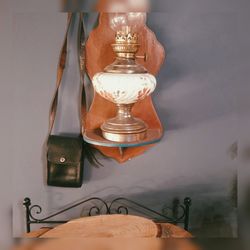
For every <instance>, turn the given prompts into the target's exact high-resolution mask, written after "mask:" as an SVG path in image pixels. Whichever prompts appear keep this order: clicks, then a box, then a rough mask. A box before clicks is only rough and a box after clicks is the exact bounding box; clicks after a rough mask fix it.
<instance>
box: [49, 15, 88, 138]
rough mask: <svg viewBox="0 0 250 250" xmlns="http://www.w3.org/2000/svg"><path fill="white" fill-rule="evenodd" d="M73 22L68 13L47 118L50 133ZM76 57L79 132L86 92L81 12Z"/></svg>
mask: <svg viewBox="0 0 250 250" xmlns="http://www.w3.org/2000/svg"><path fill="white" fill-rule="evenodd" d="M72 23H73V14H72V13H69V14H68V22H67V29H66V34H65V38H64V42H63V47H62V50H61V53H60V57H59V63H58V67H57V80H56V90H55V95H54V98H53V101H52V105H51V109H50V119H49V134H51V133H52V130H53V127H54V124H55V118H56V112H57V106H58V95H59V89H60V86H61V83H62V78H63V73H64V70H65V65H66V60H67V55H68V53H67V49H68V33H69V30H70V27H71V25H72ZM77 41H78V59H79V70H80V81H81V88H82V95H81V112H80V115H81V121H80V123H81V132H80V133H83V131H84V119H85V116H86V93H85V87H84V72H85V32H84V27H83V14H82V13H80V18H79V25H78V39H77Z"/></svg>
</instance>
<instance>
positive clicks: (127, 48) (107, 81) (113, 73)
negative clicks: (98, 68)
mask: <svg viewBox="0 0 250 250" xmlns="http://www.w3.org/2000/svg"><path fill="white" fill-rule="evenodd" d="M109 21H110V27H111V28H112V29H113V30H115V31H116V35H115V43H114V44H112V48H113V51H114V52H115V53H116V59H115V61H114V62H113V63H112V64H111V65H108V66H107V67H106V68H105V69H104V72H100V73H97V74H96V75H95V76H94V78H93V85H94V88H95V91H96V92H97V93H98V94H99V95H101V96H102V97H103V98H105V99H106V100H108V101H111V102H113V103H115V104H116V106H117V114H116V116H115V117H113V118H111V119H109V120H107V121H105V122H104V123H103V124H102V125H101V131H102V136H103V137H104V138H105V139H106V140H109V141H113V142H119V143H126V142H140V141H142V140H144V139H145V138H146V137H147V130H148V126H147V124H146V123H145V122H144V121H142V120H141V119H139V118H136V117H134V116H133V114H132V108H133V105H134V104H135V103H136V102H138V101H141V100H143V99H144V98H146V97H147V96H149V95H150V94H151V93H152V92H153V91H154V90H155V87H156V79H155V77H154V76H153V75H151V74H149V73H148V72H147V70H146V69H145V67H143V66H142V65H140V64H138V63H137V62H136V58H141V57H143V58H146V56H137V55H136V54H137V52H138V50H139V47H140V45H139V43H138V36H139V32H140V29H141V28H142V27H143V26H144V25H145V22H146V13H142V12H128V13H109ZM145 112H146V111H145Z"/></svg>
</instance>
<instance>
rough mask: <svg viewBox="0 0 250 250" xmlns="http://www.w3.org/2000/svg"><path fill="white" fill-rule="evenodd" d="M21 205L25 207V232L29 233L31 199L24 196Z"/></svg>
mask: <svg viewBox="0 0 250 250" xmlns="http://www.w3.org/2000/svg"><path fill="white" fill-rule="evenodd" d="M23 206H24V207H25V212H26V216H25V219H26V221H25V222H26V232H27V233H29V232H30V206H31V200H30V198H27V197H26V198H25V199H24V200H23Z"/></svg>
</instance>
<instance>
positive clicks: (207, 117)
mask: <svg viewBox="0 0 250 250" xmlns="http://www.w3.org/2000/svg"><path fill="white" fill-rule="evenodd" d="M236 2H237V4H236ZM243 2H244V1H243ZM243 2H242V3H241V2H240V1H223V0H220V1H216V2H215V1H211V5H209V6H208V5H201V4H197V3H195V1H190V5H188V4H186V5H185V4H184V3H181V4H180V3H178V2H176V1H172V2H170V1H167V3H168V7H169V9H168V11H167V12H166V13H163V12H162V13H154V14H150V15H149V18H148V22H149V25H150V27H152V29H153V30H154V31H155V32H156V34H157V36H158V38H159V40H160V41H161V42H162V43H163V44H164V46H166V48H167V52H168V56H167V60H166V63H165V65H164V67H163V68H162V70H161V73H160V74H159V76H158V81H159V85H158V88H157V90H156V93H155V94H154V96H153V98H154V101H155V104H156V107H157V110H158V113H159V115H160V117H161V120H162V122H163V124H164V127H165V130H166V134H165V137H164V139H163V140H162V142H161V143H159V144H158V145H156V147H154V148H153V149H151V150H150V151H149V152H147V153H146V154H145V155H143V156H140V157H138V158H136V159H134V160H132V161H130V162H128V163H126V164H124V165H119V164H117V163H116V162H114V161H111V160H103V163H104V165H105V167H104V168H100V169H94V168H91V167H90V166H88V165H86V168H85V181H84V185H83V187H82V188H81V189H77V190H75V189H61V188H52V187H47V186H46V185H45V178H44V173H45V171H44V168H45V155H44V150H43V148H44V143H45V139H46V136H47V130H48V112H49V107H50V102H51V98H52V95H53V91H54V88H55V77H56V66H57V60H58V54H59V50H60V48H61V44H62V40H63V36H64V31H65V21H66V15H65V14H60V13H52V12H34V11H29V12H26V11H25V10H24V8H23V7H22V8H21V7H20V6H19V7H18V8H17V7H16V8H14V7H13V6H12V8H13V9H12V13H11V15H10V10H9V11H8V9H7V7H8V6H7V5H8V2H7V1H1V2H0V4H1V5H3V4H4V8H2V6H1V8H0V11H1V13H0V18H1V19H2V18H4V17H5V16H7V17H8V18H9V20H8V19H7V20H8V21H9V22H8V23H4V26H2V25H1V26H0V28H1V33H0V34H4V36H2V35H1V44H4V46H2V45H1V47H0V53H1V54H0V55H1V57H0V63H1V76H0V77H1V78H0V81H1V82H0V84H1V85H0V86H1V92H0V93H1V99H0V102H1V106H0V108H1V114H3V115H2V119H1V128H2V129H1V135H2V136H1V141H2V143H1V152H2V154H3V158H2V166H1V169H3V170H2V171H3V173H4V174H1V179H3V180H2V181H1V189H0V193H1V205H2V204H3V203H4V207H3V209H5V210H3V211H4V213H1V221H2V219H3V224H2V222H1V224H2V225H4V230H3V237H2V235H1V237H2V238H3V240H4V241H6V239H7V238H8V237H7V236H9V232H10V218H11V216H10V215H11V212H10V211H11V210H10V196H11V197H12V204H13V212H14V213H13V229H14V230H13V233H14V236H20V235H21V234H22V233H23V231H24V221H23V214H22V211H23V210H22V205H21V204H22V199H23V198H24V197H26V196H29V197H31V198H32V200H33V202H34V203H39V204H41V205H42V206H43V207H44V208H45V211H46V212H51V211H55V210H57V209H58V208H61V207H63V206H65V205H66V204H69V203H70V202H73V201H75V200H78V199H81V198H83V197H89V196H100V197H103V198H105V197H108V199H111V198H112V197H115V196H118V195H119V196H120V195H124V196H129V197H132V198H133V199H136V200H140V201H141V202H143V203H145V204H146V205H151V206H153V207H155V208H158V209H161V205H162V204H165V203H168V202H169V203H171V201H172V199H173V198H174V197H179V198H181V199H182V198H184V197H185V196H191V197H192V198H193V200H194V201H193V207H192V210H191V211H192V216H191V221H192V224H191V225H192V227H193V231H194V232H195V233H196V234H197V235H203V236H204V235H206V236H218V237H222V236H228V237H232V236H235V235H236V232H235V222H234V220H235V210H234V209H233V207H232V202H231V197H230V194H231V189H232V183H233V180H234V178H235V176H236V174H237V167H238V168H240V167H241V165H240V162H239V161H238V160H237V159H232V158H231V155H230V147H231V145H232V144H233V143H235V142H237V141H238V142H239V144H240V146H241V147H243V148H246V147H247V146H248V145H249V134H248V131H249V104H250V101H249V90H250V89H249V88H250V87H249V86H250V85H249V72H248V71H249V69H248V68H249V49H248V44H249V38H250V35H249V32H247V28H248V27H247V24H248V23H249V17H248V15H247V12H246V11H245V10H244V8H245V6H246V5H243ZM244 4H245V2H244ZM217 6H218V8H217ZM224 6H226V7H225V8H224ZM235 6H238V8H236V7H235ZM240 6H244V8H242V7H240ZM2 12H3V13H2ZM8 13H9V14H8ZM2 14H3V15H2ZM4 20H5V19H4ZM0 21H1V20H0ZM0 23H2V21H1V22H0ZM2 29H3V30H2ZM2 39H3V40H2ZM10 40H11V42H10ZM70 54H71V55H73V52H70ZM10 57H11V59H12V64H11V67H10ZM69 67H70V68H71V70H72V71H71V73H69V74H71V77H70V78H68V79H70V83H71V84H72V86H73V84H77V83H78V78H77V76H76V74H75V75H74V74H73V73H72V72H74V67H75V65H74V60H71V61H70V62H69ZM68 99H70V98H68ZM242 121H244V122H242ZM72 127H74V125H72ZM242 139H244V144H242V143H241V142H243V140H242ZM246 165H248V163H246ZM10 169H12V173H10ZM244 170H245V171H246V168H244ZM243 176H246V174H245V173H244V174H243ZM10 177H12V178H11V179H12V180H11V181H10ZM245 182H246V178H245ZM11 187H13V193H12V194H11V193H10V192H11V191H10V190H11ZM2 197H3V198H2ZM5 204H6V205H5ZM76 212H77V211H76ZM74 216H77V213H75V214H74ZM215 216H217V219H216V218H215ZM218 216H219V217H218ZM8 229H9V230H8Z"/></svg>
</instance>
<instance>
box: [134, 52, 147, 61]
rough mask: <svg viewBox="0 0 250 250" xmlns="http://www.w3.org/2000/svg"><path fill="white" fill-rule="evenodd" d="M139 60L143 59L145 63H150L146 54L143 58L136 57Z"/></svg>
mask: <svg viewBox="0 0 250 250" xmlns="http://www.w3.org/2000/svg"><path fill="white" fill-rule="evenodd" d="M135 57H136V58H137V59H143V61H144V62H147V61H148V54H147V53H144V55H143V56H135Z"/></svg>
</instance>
